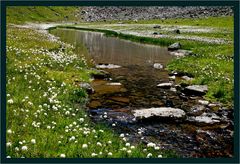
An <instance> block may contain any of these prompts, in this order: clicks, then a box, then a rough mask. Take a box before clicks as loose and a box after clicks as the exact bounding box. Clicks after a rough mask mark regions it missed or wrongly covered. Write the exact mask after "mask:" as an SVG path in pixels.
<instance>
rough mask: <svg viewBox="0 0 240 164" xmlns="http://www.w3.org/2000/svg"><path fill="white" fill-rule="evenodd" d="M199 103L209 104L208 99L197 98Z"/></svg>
mask: <svg viewBox="0 0 240 164" xmlns="http://www.w3.org/2000/svg"><path fill="white" fill-rule="evenodd" d="M198 102H199V104H202V105H208V104H209V101H207V100H198Z"/></svg>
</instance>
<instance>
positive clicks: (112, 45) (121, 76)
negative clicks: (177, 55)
mask: <svg viewBox="0 0 240 164" xmlns="http://www.w3.org/2000/svg"><path fill="white" fill-rule="evenodd" d="M51 33H52V34H54V35H56V36H59V37H60V38H61V39H62V40H63V41H65V42H68V43H71V44H73V45H74V46H75V47H76V50H78V48H77V47H79V46H82V45H84V46H85V47H86V48H87V49H88V54H89V56H86V57H87V58H88V59H89V60H90V59H93V61H94V63H95V65H97V66H98V67H99V69H101V70H104V71H107V72H108V73H109V77H108V78H96V77H95V79H94V80H93V81H92V83H91V86H92V87H93V89H94V93H92V94H90V101H89V103H88V104H87V107H88V111H89V114H90V116H91V117H92V119H93V121H95V122H101V123H105V124H107V125H109V126H110V127H111V128H113V129H115V130H116V132H117V133H125V134H126V136H127V138H128V139H129V140H130V141H132V142H138V143H139V142H142V143H148V142H154V143H156V144H157V145H159V146H160V148H162V149H164V150H174V151H176V152H177V153H178V154H180V156H182V157H231V156H232V155H233V123H232V122H231V121H230V120H232V117H233V113H232V112H231V111H232V110H229V109H222V108H221V107H219V108H218V110H216V109H210V108H208V107H207V106H206V105H205V106H203V108H204V112H205V113H207V114H210V113H211V114H215V115H217V116H219V117H220V118H225V119H224V120H221V121H219V122H218V123H217V124H215V123H214V124H212V123H211V124H200V123H199V122H189V121H186V120H174V119H170V118H169V119H156V118H155V119H148V120H140V121H136V120H134V116H133V115H132V112H131V111H133V110H136V109H142V108H152V107H173V108H180V109H182V110H184V111H185V112H186V113H187V117H188V113H190V114H189V116H190V115H191V116H192V113H191V110H193V107H196V108H198V106H199V102H198V100H200V99H202V97H201V96H187V95H185V94H183V93H181V92H178V91H177V90H171V89H169V88H168V89H166V88H158V87H157V85H158V84H159V83H164V82H172V83H174V84H177V83H178V81H179V80H180V79H179V78H176V79H175V80H171V79H170V78H169V75H168V72H167V71H166V70H165V69H156V68H154V67H153V65H154V64H155V63H161V64H162V65H163V67H165V66H166V64H167V63H168V62H170V61H171V60H172V59H173V56H171V55H170V54H169V52H168V50H167V48H166V47H160V46H153V45H146V44H139V43H133V42H130V41H126V40H121V39H118V38H113V37H105V36H104V35H103V34H102V33H95V32H86V31H77V30H69V29H55V30H52V31H51ZM76 53H80V52H78V51H76ZM109 64H110V65H109ZM109 66H120V67H116V68H112V69H108V68H107V67H109ZM200 112H201V111H200Z"/></svg>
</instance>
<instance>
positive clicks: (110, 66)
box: [96, 64, 121, 69]
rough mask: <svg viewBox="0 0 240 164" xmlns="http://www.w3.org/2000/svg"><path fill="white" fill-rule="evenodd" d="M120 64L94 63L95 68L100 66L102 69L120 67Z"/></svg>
mask: <svg viewBox="0 0 240 164" xmlns="http://www.w3.org/2000/svg"><path fill="white" fill-rule="evenodd" d="M120 67H121V66H119V65H115V64H98V65H96V68H102V69H114V68H120Z"/></svg>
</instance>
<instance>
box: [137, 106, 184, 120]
mask: <svg viewBox="0 0 240 164" xmlns="http://www.w3.org/2000/svg"><path fill="white" fill-rule="evenodd" d="M133 115H134V116H135V117H136V119H137V120H141V119H146V118H151V117H159V118H166V117H167V118H183V117H184V116H185V112H184V111H183V110H181V109H178V108H171V107H159V108H148V109H138V110H134V111H133Z"/></svg>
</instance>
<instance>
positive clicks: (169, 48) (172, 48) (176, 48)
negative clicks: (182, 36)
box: [168, 42, 181, 51]
mask: <svg viewBox="0 0 240 164" xmlns="http://www.w3.org/2000/svg"><path fill="white" fill-rule="evenodd" d="M180 48H181V44H180V43H178V42H177V43H173V44H171V45H170V46H168V50H169V51H174V50H178V49H180Z"/></svg>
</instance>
